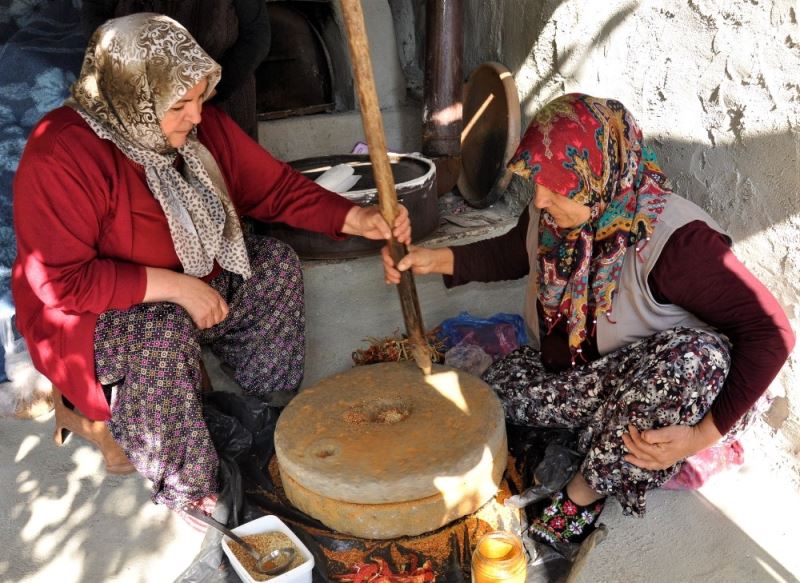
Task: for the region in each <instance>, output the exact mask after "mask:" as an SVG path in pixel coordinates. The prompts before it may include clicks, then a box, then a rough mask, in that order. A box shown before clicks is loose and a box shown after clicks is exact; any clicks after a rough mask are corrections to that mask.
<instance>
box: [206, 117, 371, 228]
mask: <svg viewBox="0 0 800 583" xmlns="http://www.w3.org/2000/svg"><path fill="white" fill-rule="evenodd" d="M198 137H199V139H200V141H201V142H203V144H204V145H205V146H206V147H207V148H208V149H209V150H211V152H212V153H213V154H214V157H215V159H216V160H217V163H218V164H219V165H220V169H221V170H222V173H223V175H224V176H225V178H226V181H227V184H228V189H229V191H230V192H229V194H230V196H231V199H232V200H233V203H234V205H235V206H236V208H237V210H238V212H239V213H240V214H241V215H243V216H248V217H251V218H253V219H256V220H259V221H264V222H281V223H285V224H287V225H290V226H292V227H298V228H302V229H306V230H309V231H316V232H319V233H324V234H326V235H328V236H329V237H332V238H337V239H338V238H343V237H344V235H343V234H342V232H341V228H342V226H343V225H344V219H345V216H346V215H347V213H348V211H349V210H350V209H351V208H352V207H354V206H356V205H355V204H354V203H352V202H350V201H349V200H347V199H346V198H344V197H343V196H340V195H338V194H336V193H334V192H331V191H329V190H326V189H325V188H322V187H321V186H319V185H317V184H316V183H315V182H313V181H311V180H309V179H308V178H306V177H305V176H303V175H302V174H300V173H299V172H296V171H295V170H294V169H293V168H292V167H291V166H289V165H288V164H286V163H284V162H281V161H279V160H277V159H275V158H274V157H273V156H272V155H271V154H270V153H269V152H267V151H266V150H265V149H264V148H262V147H261V146H260V145H259V144H257V143H256V142H254V141H253V140H252V139H251V138H250V136H248V135H247V134H246V133H245V132H244V131H243V130H242V129H241V128H240V127H239V126H238V125H237V124H236V123H235V122H234V121H233V120H232V119H231V118H230V117H228V115H226V114H225V113H224V112H222V111H220V110H219V109H217V108H215V107H208V108H205V109H204V110H203V122H202V123H201V124H200V126H199V134H198Z"/></svg>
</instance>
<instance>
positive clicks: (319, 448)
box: [308, 440, 339, 460]
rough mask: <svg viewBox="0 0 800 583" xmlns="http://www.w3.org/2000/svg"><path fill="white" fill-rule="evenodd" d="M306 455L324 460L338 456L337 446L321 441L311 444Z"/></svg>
mask: <svg viewBox="0 0 800 583" xmlns="http://www.w3.org/2000/svg"><path fill="white" fill-rule="evenodd" d="M308 453H309V454H310V455H312V456H314V457H316V458H319V459H321V460H324V459H326V458H329V457H333V456H335V455H338V454H339V446H338V445H336V443H331V442H330V441H327V440H323V441H321V442H317V443H314V444H312V445H311V446H310V447H309V448H308Z"/></svg>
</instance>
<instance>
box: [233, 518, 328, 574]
mask: <svg viewBox="0 0 800 583" xmlns="http://www.w3.org/2000/svg"><path fill="white" fill-rule="evenodd" d="M231 530H232V531H233V532H235V533H236V534H238V535H239V536H242V537H243V536H247V535H249V534H261V533H263V532H282V533H283V534H285V535H286V536H288V537H289V539H290V540H291V541H292V542H293V543H294V545H295V546H296V547H297V549H298V551H299V552H300V554H301V555H303V557H304V558H305V562H304V563H303V564H302V565H298V566H297V567H295V568H294V569H292V570H290V571H286V572H285V573H281V574H280V575H277V576H275V577H272V578H271V579H268V581H269V583H311V570H312V569H313V568H314V556H313V555H312V554H311V552H310V551H309V550H308V548H306V546H305V545H304V544H303V543H301V542H300V539H299V538H297V536H296V535H295V534H294V533H293V532H292V530H291V529H290V528H289V527H288V526H286V524H284V522H283V521H282V520H281V519H280V518H278V517H277V516H262V517H261V518H257V519H256V520H251V521H250V522H245V523H244V524H242V525H241V526H237V527H236V528H233V529H231ZM230 542H231V539H229V538H228V537H227V536H226V537H223V539H222V550H223V551H225V554H226V555H228V559H230V561H231V565H233V568H234V570H235V571H236V574H237V575H239V578H240V579H241V580H242V581H244V582H245V583H259V582H258V581H256V580H255V579H253V577H251V576H250V573H248V572H247V569H245V568H244V565H242V563H241V562H240V561H239V559H237V558H236V555H234V554H233V551H232V550H231V547H230Z"/></svg>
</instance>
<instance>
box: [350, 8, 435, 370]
mask: <svg viewBox="0 0 800 583" xmlns="http://www.w3.org/2000/svg"><path fill="white" fill-rule="evenodd" d="M341 5H342V15H343V17H344V23H345V29H346V30H347V42H348V44H349V46H350V59H351V61H352V62H353V72H354V76H355V79H356V89H357V91H358V100H359V103H360V104H361V123H362V124H363V126H364V135H365V136H366V138H367V145H368V147H369V159H370V161H371V162H372V171H373V173H374V175H375V185H376V186H377V188H378V203H379V205H380V209H381V214H382V215H383V218H384V219H385V220H386V223H387V224H388V225H389V226H390V228H392V227H393V225H394V221H395V218H396V217H397V214H398V210H397V192H396V191H395V184H394V176H393V175H392V166H391V164H390V163H389V156H388V155H387V154H386V137H385V135H384V132H383V119H382V118H381V110H380V107H379V105H378V93H377V91H376V90H375V78H374V77H373V74H372V58H371V57H370V52H369V44H368V41H367V30H366V26H365V25H364V12H363V11H362V9H361V1H360V0H341ZM389 251H390V253H391V256H392V259H394V262H395V263H397V262H398V261H400V260H401V259H402V258H403V257H404V256H405V254H406V249H405V246H404V245H402V244H401V243H399V242H398V241H397V240H396V239H395V238H394V235H392V236H391V238H390V239H389ZM397 289H398V292H399V293H400V304H401V306H402V308H403V319H404V320H405V324H406V333H407V334H408V338H409V340H410V342H411V345H412V348H411V351H412V354H413V355H414V360H415V361H416V363H417V366H419V368H420V369H422V372H423V373H424V374H426V375H427V374H430V373H431V357H430V351H429V349H428V343H427V341H426V340H425V332H424V328H423V325H422V313H421V311H420V308H419V299H418V297H417V288H416V286H415V285H414V276H413V275H412V273H411V270H408V271H404V272H402V274H401V276H400V284H399V285H398V288H397Z"/></svg>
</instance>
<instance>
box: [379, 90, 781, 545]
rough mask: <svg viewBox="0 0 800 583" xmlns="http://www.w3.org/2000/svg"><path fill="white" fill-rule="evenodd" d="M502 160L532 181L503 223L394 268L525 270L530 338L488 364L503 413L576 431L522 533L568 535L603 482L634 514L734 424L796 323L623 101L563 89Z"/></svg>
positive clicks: (598, 503) (448, 278) (485, 273)
mask: <svg viewBox="0 0 800 583" xmlns="http://www.w3.org/2000/svg"><path fill="white" fill-rule="evenodd" d="M509 168H510V169H511V170H512V171H514V172H515V173H516V174H518V175H519V176H521V177H522V178H524V179H526V180H529V181H532V182H533V183H534V188H535V194H534V197H533V200H532V202H531V204H530V206H529V208H528V209H526V211H525V212H524V213H523V215H522V216H521V218H520V220H519V222H518V224H517V225H516V227H515V228H513V229H512V230H511V231H510V232H508V233H507V234H505V235H503V236H501V237H497V238H494V239H489V240H484V241H479V242H477V243H473V244H471V245H465V246H460V247H449V248H440V249H425V248H422V247H412V249H411V252H410V254H409V255H407V256H406V257H405V258H403V259H402V260H401V261H400V263H399V264H398V266H397V268H396V269H395V268H394V267H393V265H392V261H391V259H389V257H388V255H384V263H385V266H386V268H387V273H388V274H389V275H388V277H387V281H389V282H395V283H396V282H397V281H398V279H399V272H398V269H399V270H401V271H402V270H406V269H413V271H414V273H417V274H424V273H441V274H444V281H445V285H447V286H448V287H449V286H455V285H460V284H463V283H467V282H469V281H498V280H506V279H514V278H520V277H524V276H526V275H528V276H529V283H528V286H527V294H526V295H527V297H526V306H525V319H526V322H527V324H528V327H529V332H530V333H531V337H532V339H533V341H532V343H531V345H529V346H523V347H522V348H520V349H518V350H516V351H515V352H512V353H511V354H509V355H508V356H507V357H505V358H504V359H502V360H500V361H498V362H495V363H494V364H493V365H492V366H491V367H490V368H489V369H488V370H487V371H486V373H485V374H484V379H485V380H486V381H487V382H488V383H489V384H490V385H491V386H492V387H493V388H494V390H495V391H496V392H497V394H498V396H499V397H500V399H501V400H502V402H503V406H504V409H505V412H506V418H507V420H508V421H510V422H512V423H515V424H519V425H528V426H559V427H571V428H574V429H577V430H579V449H580V450H581V453H583V454H584V455H585V458H584V460H583V463H582V465H581V467H580V470H579V471H578V473H577V474H576V475H575V477H574V478H573V479H572V480H571V481H570V482H569V484H568V485H567V487H566V488H565V489H564V490H563V491H561V492H558V493H556V494H555V495H554V496H553V498H552V500H551V502H550V504H549V505H548V506H547V507H546V508H545V510H544V513H543V514H542V515H541V516H540V517H539V518H538V519H536V520H535V521H534V522H533V524H532V526H531V533H532V534H533V535H535V536H537V537H538V538H540V539H542V540H545V541H547V542H550V543H555V542H564V541H567V542H576V541H580V540H581V539H582V538H584V537H585V536H586V535H587V534H588V532H589V531H590V530H591V529H592V525H593V523H594V522H595V520H596V518H597V516H598V515H599V513H600V511H601V510H602V508H603V500H604V499H605V497H606V496H614V497H616V498H617V500H619V502H620V504H621V505H622V509H623V511H624V512H625V513H626V514H634V515H642V514H643V513H644V511H645V493H646V492H647V491H648V490H650V489H652V488H657V487H658V486H660V485H662V484H664V483H665V482H666V481H667V480H668V479H669V478H670V477H671V476H672V475H673V474H675V473H676V472H677V471H678V469H679V468H680V464H681V462H682V460H684V459H685V458H687V457H688V456H691V455H693V454H695V453H697V452H699V451H701V450H703V449H705V448H708V447H709V446H712V445H714V444H715V443H717V442H719V441H720V440H722V439H724V438H726V437H728V438H729V437H731V436H733V435H735V434H736V433H737V432H739V431H741V430H742V428H744V427H745V426H746V425H747V424H748V422H749V421H750V420H751V419H752V417H753V411H754V408H755V404H756V401H757V400H758V399H759V397H760V396H761V395H762V394H763V393H764V392H765V391H766V389H767V387H768V386H769V384H770V382H771V381H772V380H773V378H775V376H776V375H777V373H778V371H779V370H780V368H781V367H782V366H783V364H784V362H785V360H786V358H787V356H788V354H789V352H790V351H791V349H792V346H793V345H794V340H795V339H794V334H793V333H792V331H791V329H790V327H789V322H788V320H787V318H786V316H785V314H784V313H783V310H782V309H781V307H780V305H779V304H778V302H777V301H776V300H775V298H774V297H773V296H772V294H770V292H769V291H768V290H767V289H766V288H765V287H764V286H763V285H762V284H761V283H760V282H759V281H758V280H757V279H756V278H755V277H754V276H753V275H752V274H751V273H750V272H749V271H748V270H747V269H746V268H745V267H744V265H742V263H741V262H740V261H739V260H738V259H737V258H736V257H735V256H734V255H733V253H732V251H731V241H730V239H729V238H728V237H727V236H726V235H725V233H724V232H722V230H721V228H720V227H719V226H718V225H717V224H716V222H715V221H714V220H713V219H712V218H711V217H710V216H709V215H708V214H707V213H705V212H704V211H703V210H702V209H700V208H699V207H698V206H696V205H695V204H693V203H691V202H689V201H688V200H686V199H683V198H681V197H679V196H678V195H676V194H674V193H673V192H672V188H671V186H670V183H669V181H668V180H667V179H666V177H665V176H664V174H663V172H662V171H661V169H660V168H659V166H658V164H657V163H656V161H655V157H654V156H653V155H652V153H651V152H650V151H649V150H647V149H646V148H645V147H644V146H643V144H642V133H641V131H640V129H639V126H638V125H637V123H636V120H635V119H634V118H633V116H632V115H631V113H630V112H629V111H628V110H627V109H626V108H625V107H624V106H623V105H622V104H621V103H619V102H618V101H615V100H612V99H598V98H594V97H591V96H588V95H583V94H570V95H565V96H563V97H560V98H558V99H556V100H554V101H552V102H550V103H549V104H547V105H546V106H545V107H544V108H543V109H542V110H541V111H540V112H539V113H538V114H537V115H536V116H535V118H534V119H533V121H532V122H531V123H530V126H529V127H528V129H527V130H526V132H525V135H524V136H523V139H522V142H521V144H520V147H519V148H518V150H517V152H516V154H515V155H514V157H513V158H512V159H511V161H510V163H509Z"/></svg>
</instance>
